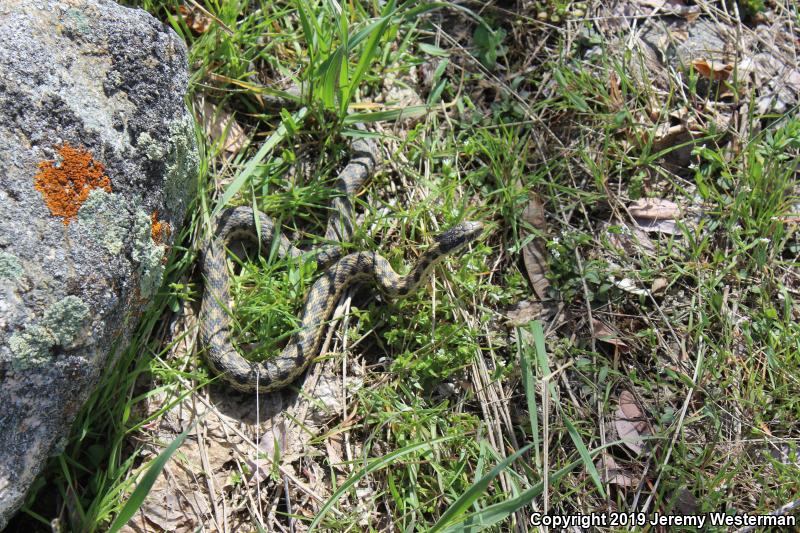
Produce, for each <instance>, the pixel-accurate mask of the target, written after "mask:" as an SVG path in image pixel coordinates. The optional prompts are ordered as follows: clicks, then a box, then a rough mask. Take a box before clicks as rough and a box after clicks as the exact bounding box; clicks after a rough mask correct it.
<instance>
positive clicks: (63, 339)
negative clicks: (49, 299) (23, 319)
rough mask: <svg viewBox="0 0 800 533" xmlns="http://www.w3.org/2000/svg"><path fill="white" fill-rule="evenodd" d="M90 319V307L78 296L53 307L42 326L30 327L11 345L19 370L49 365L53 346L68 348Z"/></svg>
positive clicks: (15, 335) (15, 364)
mask: <svg viewBox="0 0 800 533" xmlns="http://www.w3.org/2000/svg"><path fill="white" fill-rule="evenodd" d="M88 316H89V306H88V305H86V303H84V301H83V300H81V299H80V298H78V297H77V296H67V297H66V298H64V299H63V300H59V301H58V302H56V303H54V304H53V305H51V306H50V307H49V308H48V309H47V310H46V311H45V312H44V317H43V318H42V320H41V321H40V323H39V324H32V325H30V326H27V327H26V328H25V329H24V330H23V331H22V332H20V333H15V334H14V335H12V336H11V338H10V339H9V341H8V345H9V347H10V348H11V351H12V352H13V353H14V355H16V356H17V357H16V359H15V360H14V361H13V365H14V368H15V369H16V370H24V369H26V368H30V367H32V366H37V365H41V364H46V363H47V362H48V361H49V360H50V357H51V350H52V348H53V346H56V345H61V346H67V345H69V344H71V343H72V342H73V341H74V340H75V338H76V337H77V335H78V332H79V331H80V330H81V328H82V327H83V325H84V324H85V323H86V319H87V318H88Z"/></svg>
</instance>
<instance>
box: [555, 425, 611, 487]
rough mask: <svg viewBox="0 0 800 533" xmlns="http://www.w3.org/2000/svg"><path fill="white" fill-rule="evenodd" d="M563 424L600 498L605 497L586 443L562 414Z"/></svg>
mask: <svg viewBox="0 0 800 533" xmlns="http://www.w3.org/2000/svg"><path fill="white" fill-rule="evenodd" d="M564 424H566V426H567V431H568V432H569V436H570V437H572V442H573V444H575V448H577V449H578V454H580V456H581V460H582V461H583V466H584V467H586V471H587V472H589V475H590V476H592V481H594V484H595V486H596V487H597V490H598V491H599V492H600V496H601V497H602V498H605V497H606V491H605V488H604V487H603V482H602V481H601V480H600V473H599V472H597V468H595V466H594V461H592V457H591V456H590V455H589V450H588V449H586V445H585V444H584V443H583V439H582V438H581V436H580V434H579V433H578V430H577V429H575V426H574V425H573V424H572V422H571V421H570V419H569V418H567V417H566V415H565V416H564Z"/></svg>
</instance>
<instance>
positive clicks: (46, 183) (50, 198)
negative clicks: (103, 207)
mask: <svg viewBox="0 0 800 533" xmlns="http://www.w3.org/2000/svg"><path fill="white" fill-rule="evenodd" d="M58 155H59V157H60V162H56V161H55V160H50V161H42V162H41V163H39V173H38V174H36V176H34V178H33V183H34V187H35V188H36V190H37V191H39V192H40V193H41V194H42V197H43V199H44V203H45V204H46V205H47V208H48V209H50V213H51V214H52V215H53V216H57V217H62V218H63V219H64V225H65V226H66V225H68V224H69V223H70V221H71V220H72V219H73V218H75V215H77V214H78V210H79V209H80V207H81V206H82V205H83V203H84V202H85V201H86V199H87V198H88V197H89V194H90V193H91V192H92V190H94V189H104V190H105V191H106V192H111V182H110V181H109V179H108V176H106V174H105V172H106V169H105V166H104V165H103V164H102V163H100V162H99V161H96V160H95V159H94V158H93V157H92V154H91V153H90V152H89V151H88V150H86V149H84V148H82V147H81V148H73V147H72V146H70V144H69V143H64V144H62V145H61V147H60V148H59V149H58Z"/></svg>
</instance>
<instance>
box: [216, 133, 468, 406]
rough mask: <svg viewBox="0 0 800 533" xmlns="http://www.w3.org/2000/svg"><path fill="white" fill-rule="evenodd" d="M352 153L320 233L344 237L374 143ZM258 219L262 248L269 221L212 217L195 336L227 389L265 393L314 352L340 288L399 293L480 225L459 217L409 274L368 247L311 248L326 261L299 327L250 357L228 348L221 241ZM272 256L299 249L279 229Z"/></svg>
mask: <svg viewBox="0 0 800 533" xmlns="http://www.w3.org/2000/svg"><path fill="white" fill-rule="evenodd" d="M353 151H354V157H353V158H352V159H351V160H350V163H349V164H348V165H347V167H345V169H344V170H343V171H342V172H341V174H340V175H339V179H338V185H337V188H338V189H339V190H340V192H342V193H343V195H342V196H340V197H338V198H336V199H335V200H334V201H333V202H332V215H331V217H330V219H329V222H328V230H327V232H326V237H327V238H328V239H330V240H340V241H344V240H347V239H349V238H350V236H351V235H352V211H353V209H352V205H351V202H350V198H352V197H353V196H354V195H355V193H356V192H357V191H358V189H359V188H360V187H361V185H362V183H363V182H364V180H365V179H366V177H367V176H368V175H369V174H371V172H372V170H373V169H374V166H375V160H376V156H375V148H374V145H373V144H372V143H371V142H369V141H364V140H357V141H355V142H354V143H353ZM256 216H257V217H258V219H259V224H260V234H261V243H260V247H261V250H270V249H271V248H272V244H273V238H274V236H275V234H276V231H275V223H274V222H273V221H272V219H270V218H269V217H268V216H266V215H264V214H263V213H260V212H257V211H256V212H254V211H253V210H252V209H250V208H247V207H237V208H231V209H226V210H225V211H223V213H222V215H221V216H220V217H219V219H218V221H217V225H216V229H215V232H214V236H213V238H211V239H210V240H209V242H208V243H207V245H206V248H205V250H204V254H203V273H204V275H205V291H204V294H203V303H202V306H201V312H200V337H201V341H202V342H203V344H204V345H205V348H206V350H205V356H206V360H207V361H208V364H209V366H210V367H211V369H212V370H213V371H214V372H215V373H217V374H220V376H221V377H222V378H223V379H224V380H225V381H226V382H228V383H229V384H230V385H231V386H232V387H233V388H235V389H238V390H242V391H247V392H252V391H256V390H258V391H262V392H264V391H272V390H276V389H279V388H281V387H285V386H286V385H288V384H290V383H291V382H292V381H294V380H295V379H297V378H298V377H299V376H300V374H302V373H303V371H304V370H305V369H306V367H307V366H308V364H309V363H310V362H311V360H312V359H313V358H314V357H316V356H317V352H318V350H319V346H320V343H321V341H322V336H323V333H324V327H325V323H326V322H327V320H328V319H329V318H330V316H331V314H332V313H333V309H334V308H335V306H336V302H337V301H338V300H339V298H340V296H341V295H342V293H343V292H344V290H345V289H347V288H348V287H350V286H351V285H353V284H354V283H360V282H372V283H374V284H375V285H376V286H377V287H378V288H379V289H380V290H381V292H383V293H384V294H385V295H387V296H389V297H403V296H406V295H408V294H410V293H411V292H413V291H414V290H415V289H416V288H417V287H419V285H420V284H421V283H422V282H423V281H424V280H425V279H427V276H428V274H429V273H430V271H431V269H432V268H433V266H434V265H435V264H436V263H437V262H439V261H440V260H441V259H443V258H444V257H445V256H447V255H448V254H451V253H454V252H457V251H459V250H461V249H463V248H464V247H465V246H466V245H467V244H469V243H470V242H472V241H473V240H475V239H476V238H477V237H478V236H479V235H480V233H481V231H482V228H483V226H482V225H481V224H480V223H479V222H463V223H461V224H458V225H456V226H455V227H453V228H451V229H450V230H448V231H446V232H445V233H443V234H441V235H440V236H438V237H437V238H436V240H435V242H434V244H433V245H432V246H431V247H430V248H428V250H426V251H425V252H424V253H423V254H422V255H421V256H420V258H419V259H418V260H417V262H416V264H415V265H414V267H413V268H412V269H411V271H410V272H409V274H407V275H405V276H400V275H398V274H397V273H396V272H395V271H394V270H393V269H392V267H391V265H390V264H389V262H388V261H387V260H386V259H385V258H384V257H382V256H380V255H378V254H377V253H375V252H356V253H351V254H348V255H345V256H344V257H339V256H340V255H341V251H340V249H338V248H336V247H325V248H322V249H321V250H320V251H318V253H317V262H318V263H319V264H330V262H331V261H332V260H333V259H336V258H337V257H339V259H338V260H337V261H336V262H334V263H333V264H330V266H328V267H327V268H326V269H325V270H324V271H323V273H322V275H321V276H320V277H319V278H318V279H317V280H316V281H315V282H314V284H313V285H312V286H311V289H310V290H309V292H308V296H307V297H306V301H305V305H304V307H303V310H302V315H301V319H300V326H299V328H298V330H297V331H296V332H295V333H294V334H293V335H292V337H291V338H290V339H289V342H288V344H287V345H286V347H285V348H284V349H283V351H282V352H281V353H280V354H279V355H278V356H276V357H275V358H272V359H269V360H266V361H263V362H253V361H248V360H247V359H245V358H244V357H243V356H242V355H241V354H239V352H237V351H236V348H234V346H233V344H232V342H231V319H230V316H229V313H228V310H227V309H226V306H227V305H228V301H229V298H230V291H229V286H230V280H229V277H228V269H227V263H226V250H225V248H226V244H227V243H228V242H230V241H233V240H240V239H255V237H256V222H255V217H256ZM277 238H278V239H279V240H278V243H277V251H278V255H279V256H280V257H286V256H291V257H297V256H299V255H300V254H301V253H302V252H301V251H300V250H299V249H297V248H295V247H294V246H292V245H291V243H290V242H289V241H288V239H286V237H284V236H283V235H279V236H278V237H277Z"/></svg>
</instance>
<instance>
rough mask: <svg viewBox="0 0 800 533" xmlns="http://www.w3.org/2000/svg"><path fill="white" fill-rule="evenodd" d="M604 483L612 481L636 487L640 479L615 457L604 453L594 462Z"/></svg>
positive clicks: (616, 483)
mask: <svg viewBox="0 0 800 533" xmlns="http://www.w3.org/2000/svg"><path fill="white" fill-rule="evenodd" d="M594 466H595V468H597V471H598V472H600V476H601V478H602V480H603V482H604V483H611V484H612V485H617V486H619V487H625V488H627V487H636V486H638V485H639V479H638V478H637V477H636V476H634V475H633V473H632V472H629V471H628V470H626V469H624V468H622V467H621V466H619V465H618V464H617V462H616V461H615V460H614V458H613V457H611V456H610V455H608V454H603V455H602V456H601V457H600V458H599V459H597V461H596V462H595V464H594Z"/></svg>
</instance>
